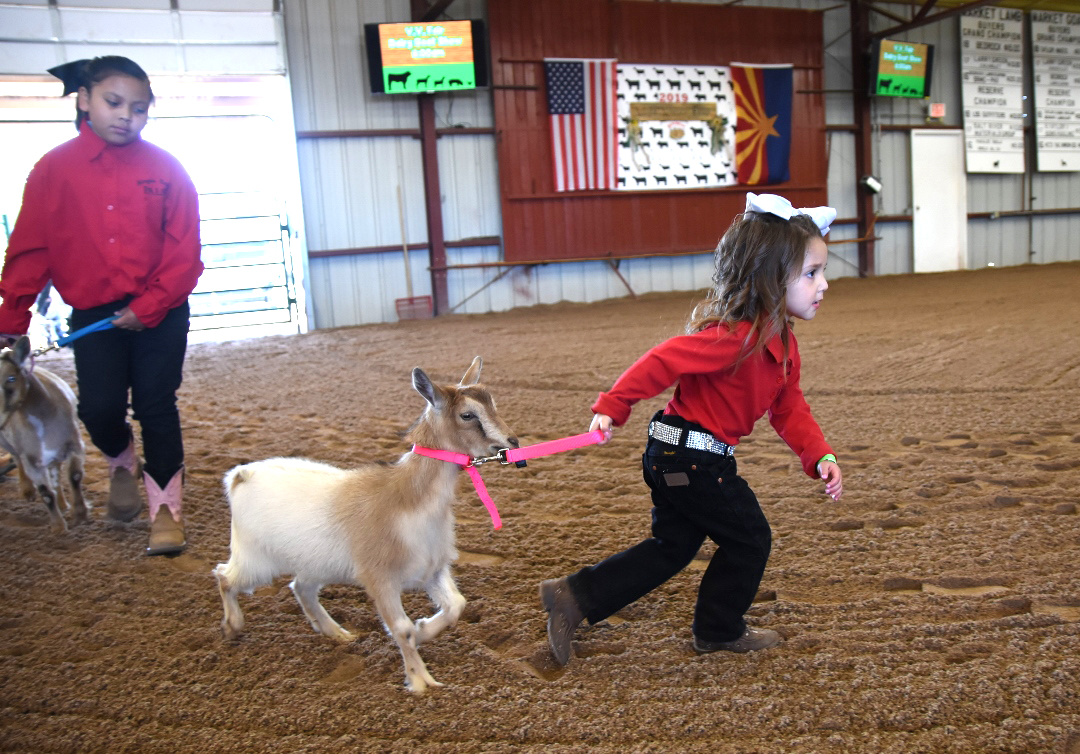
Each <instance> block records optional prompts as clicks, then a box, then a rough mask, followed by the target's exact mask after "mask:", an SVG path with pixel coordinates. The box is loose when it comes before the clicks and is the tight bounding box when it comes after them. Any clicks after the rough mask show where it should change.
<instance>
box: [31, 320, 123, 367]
mask: <svg viewBox="0 0 1080 754" xmlns="http://www.w3.org/2000/svg"><path fill="white" fill-rule="evenodd" d="M119 316H120V315H118V314H116V315H113V316H112V317H107V318H106V319H103V320H101V321H100V322H95V323H94V324H92V325H87V326H86V327H82V328H80V329H78V330H76V331H75V332H73V333H68V334H67V335H65V336H64V337H62V338H60V339H59V340H57V341H56V342H55V343H50V344H49V345H47V346H45V347H43V348H38V349H35V350H34V351H33V352H32V353H31V354H30V355H31V356H32V357H35V358H36V357H38V356H41V355H43V354H46V353H48V352H49V351H59V350H60V349H61V348H63V347H64V346H66V345H68V344H69V343H72V342H73V341H76V340H78V339H79V338H81V337H82V336H84V335H89V334H90V333H92V332H97V331H99V330H108V329H109V328H110V327H112V326H113V320H114V319H116V318H117V317H119Z"/></svg>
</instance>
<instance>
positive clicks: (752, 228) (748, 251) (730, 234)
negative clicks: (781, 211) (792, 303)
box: [686, 212, 822, 367]
mask: <svg viewBox="0 0 1080 754" xmlns="http://www.w3.org/2000/svg"><path fill="white" fill-rule="evenodd" d="M814 238H822V235H821V231H820V230H819V229H818V227H817V225H816V224H815V223H814V221H813V220H812V219H811V218H810V217H809V216H807V215H795V216H794V217H792V218H791V219H790V220H785V219H783V218H782V217H778V216H776V215H772V214H768V213H765V212H744V213H742V214H741V215H737V216H736V217H735V220H734V222H732V224H731V227H730V228H728V230H727V232H726V233H724V237H723V238H721V239H720V243H719V244H717V246H716V253H715V261H716V270H715V272H714V273H713V288H712V290H711V291H709V294H708V296H706V298H705V299H704V300H703V301H701V302H699V303H698V304H697V306H695V307H694V310H693V311H692V312H691V313H690V318H689V319H688V320H687V323H686V332H687V333H696V332H700V331H701V330H704V329H705V328H706V327H709V326H710V325H712V324H714V323H720V324H722V325H725V326H726V327H727V328H728V329H729V330H731V329H733V328H734V327H735V325H736V324H737V323H739V322H749V323H750V331H749V332H748V333H747V335H746V339H745V340H744V341H743V351H742V354H741V355H740V356H739V359H738V361H737V362H736V367H738V365H739V363H741V362H742V361H743V359H745V358H746V357H747V356H749V355H750V354H751V353H753V352H757V351H761V350H762V349H763V348H764V347H765V344H766V343H768V342H769V341H770V340H772V339H773V338H774V337H776V336H777V335H779V336H780V338H781V340H782V341H783V344H784V361H785V363H786V362H787V354H788V320H789V317H788V314H787V287H788V284H789V283H790V282H791V281H792V280H794V279H795V278H796V277H797V276H798V274H799V273H800V271H801V270H802V264H803V259H804V258H805V256H806V249H807V247H808V246H809V245H810V241H811V239H814ZM751 343H754V346H753V348H751V345H750V344H751Z"/></svg>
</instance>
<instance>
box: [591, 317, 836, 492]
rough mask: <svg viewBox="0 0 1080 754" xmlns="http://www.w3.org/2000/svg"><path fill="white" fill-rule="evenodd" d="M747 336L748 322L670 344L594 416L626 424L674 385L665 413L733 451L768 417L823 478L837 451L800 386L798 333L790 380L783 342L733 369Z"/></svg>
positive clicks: (650, 356) (654, 352) (625, 377)
mask: <svg viewBox="0 0 1080 754" xmlns="http://www.w3.org/2000/svg"><path fill="white" fill-rule="evenodd" d="M749 331H750V323H748V322H740V323H739V324H738V325H737V326H736V327H735V328H734V329H733V330H731V331H729V330H728V329H727V328H726V327H723V326H718V325H711V326H709V327H707V328H705V329H704V330H701V331H700V332H697V333H694V334H692V335H679V336H676V337H674V338H671V339H670V340H667V341H664V342H663V343H661V344H660V345H658V346H656V347H655V348H653V349H651V350H650V351H648V352H647V353H646V354H645V355H644V356H642V357H641V358H640V359H638V360H637V361H635V362H634V363H633V364H632V365H631V366H630V368H629V369H627V370H626V371H625V372H623V374H622V376H621V377H619V379H617V380H616V381H615V384H614V385H613V386H612V388H611V390H609V391H607V392H606V393H600V397H599V398H598V399H597V401H596V403H594V404H593V407H592V410H593V412H594V413H598V414H606V415H608V416H610V417H611V420H612V421H613V422H614V423H615V424H616V425H621V424H624V423H625V422H626V420H627V419H629V418H630V410H631V408H632V407H633V405H634V404H635V403H637V402H638V401H640V400H643V399H646V398H652V397H653V396H656V395H659V394H660V393H662V392H663V391H664V390H666V389H667V388H669V387H671V386H672V385H676V387H675V394H674V396H672V398H671V400H670V401H668V404H667V407H666V408H665V409H664V413H665V414H676V415H678V416H681V417H682V418H684V419H686V420H688V421H692V422H694V423H695V424H700V425H701V426H702V427H704V428H705V429H707V430H708V431H709V432H711V433H712V434H713V435H714V436H715V437H716V438H717V439H718V440H721V441H723V442H726V443H728V444H729V445H736V444H738V442H739V440H741V439H742V438H743V437H745V436H746V435H748V434H750V432H751V431H752V430H753V429H754V424H755V423H756V422H757V420H758V419H760V418H761V417H762V416H764V415H765V413H766V412H768V414H769V421H770V422H771V423H772V425H773V428H774V429H776V432H777V434H779V435H780V437H782V438H783V439H784V442H786V443H787V444H788V445H789V446H790V447H791V449H792V450H793V451H795V453H796V455H798V456H799V459H800V460H801V461H802V466H803V470H804V471H806V473H807V474H809V475H810V476H811V477H813V478H815V479H817V478H818V474H817V469H816V466H817V462H818V461H820V460H821V457H822V456H824V455H826V454H829V453H832V452H833V451H832V449H831V448H830V447H829V445H828V444H827V443H826V442H825V437H824V435H822V433H821V428H820V427H819V426H818V424H817V422H816V421H814V417H813V416H812V415H811V413H810V406H808V405H807V403H806V399H805V398H804V397H803V394H802V390H801V389H800V388H799V373H800V370H801V360H800V358H799V344H798V343H797V342H796V340H795V335H794V334H793V333H791V331H790V330H789V331H788V343H789V348H788V374H787V377H786V378H785V376H784V363H783V359H784V345H783V343H782V342H781V340H780V336H776V337H774V338H773V339H772V340H770V341H769V342H768V343H766V344H765V348H764V349H762V350H761V351H759V352H751V353H750V355H748V356H747V357H746V358H745V359H743V361H742V363H741V364H739V367H738V369H735V368H734V366H735V362H736V361H737V360H738V358H739V355H740V353H742V349H743V341H744V339H745V338H746V335H747V333H748V332H749Z"/></svg>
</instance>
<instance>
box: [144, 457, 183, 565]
mask: <svg viewBox="0 0 1080 754" xmlns="http://www.w3.org/2000/svg"><path fill="white" fill-rule="evenodd" d="M143 484H145V485H146V501H147V506H148V507H149V508H150V543H149V544H148V545H147V546H146V554H147V555H173V554H175V553H178V552H180V551H181V550H183V549H184V545H185V544H186V542H185V541H184V519H183V517H182V515H181V511H180V501H181V499H182V498H183V496H184V470H183V469H182V468H181V469H180V470H179V471H178V472H176V473H175V474H174V475H173V478H172V479H170V480H169V483H168V484H166V485H165V489H162V488H161V487H158V484H157V482H155V481H154V479H153V477H151V476H150V475H149V474H143Z"/></svg>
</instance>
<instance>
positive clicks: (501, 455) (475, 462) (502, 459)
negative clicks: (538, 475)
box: [469, 448, 525, 468]
mask: <svg viewBox="0 0 1080 754" xmlns="http://www.w3.org/2000/svg"><path fill="white" fill-rule="evenodd" d="M509 452H510V448H503V449H501V450H500V451H499V452H498V453H496V454H495V455H493V456H487V457H486V458H474V459H472V463H470V464H469V465H470V466H480V465H481V464H485V463H489V462H491V461H498V462H499V463H501V464H502V465H503V466H509V465H510V464H511V463H513V464H515V465H516V466H517V467H518V468H521V467H522V466H524V465H525V461H511V460H510V459H508V458H507V457H506V454H507V453H509Z"/></svg>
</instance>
